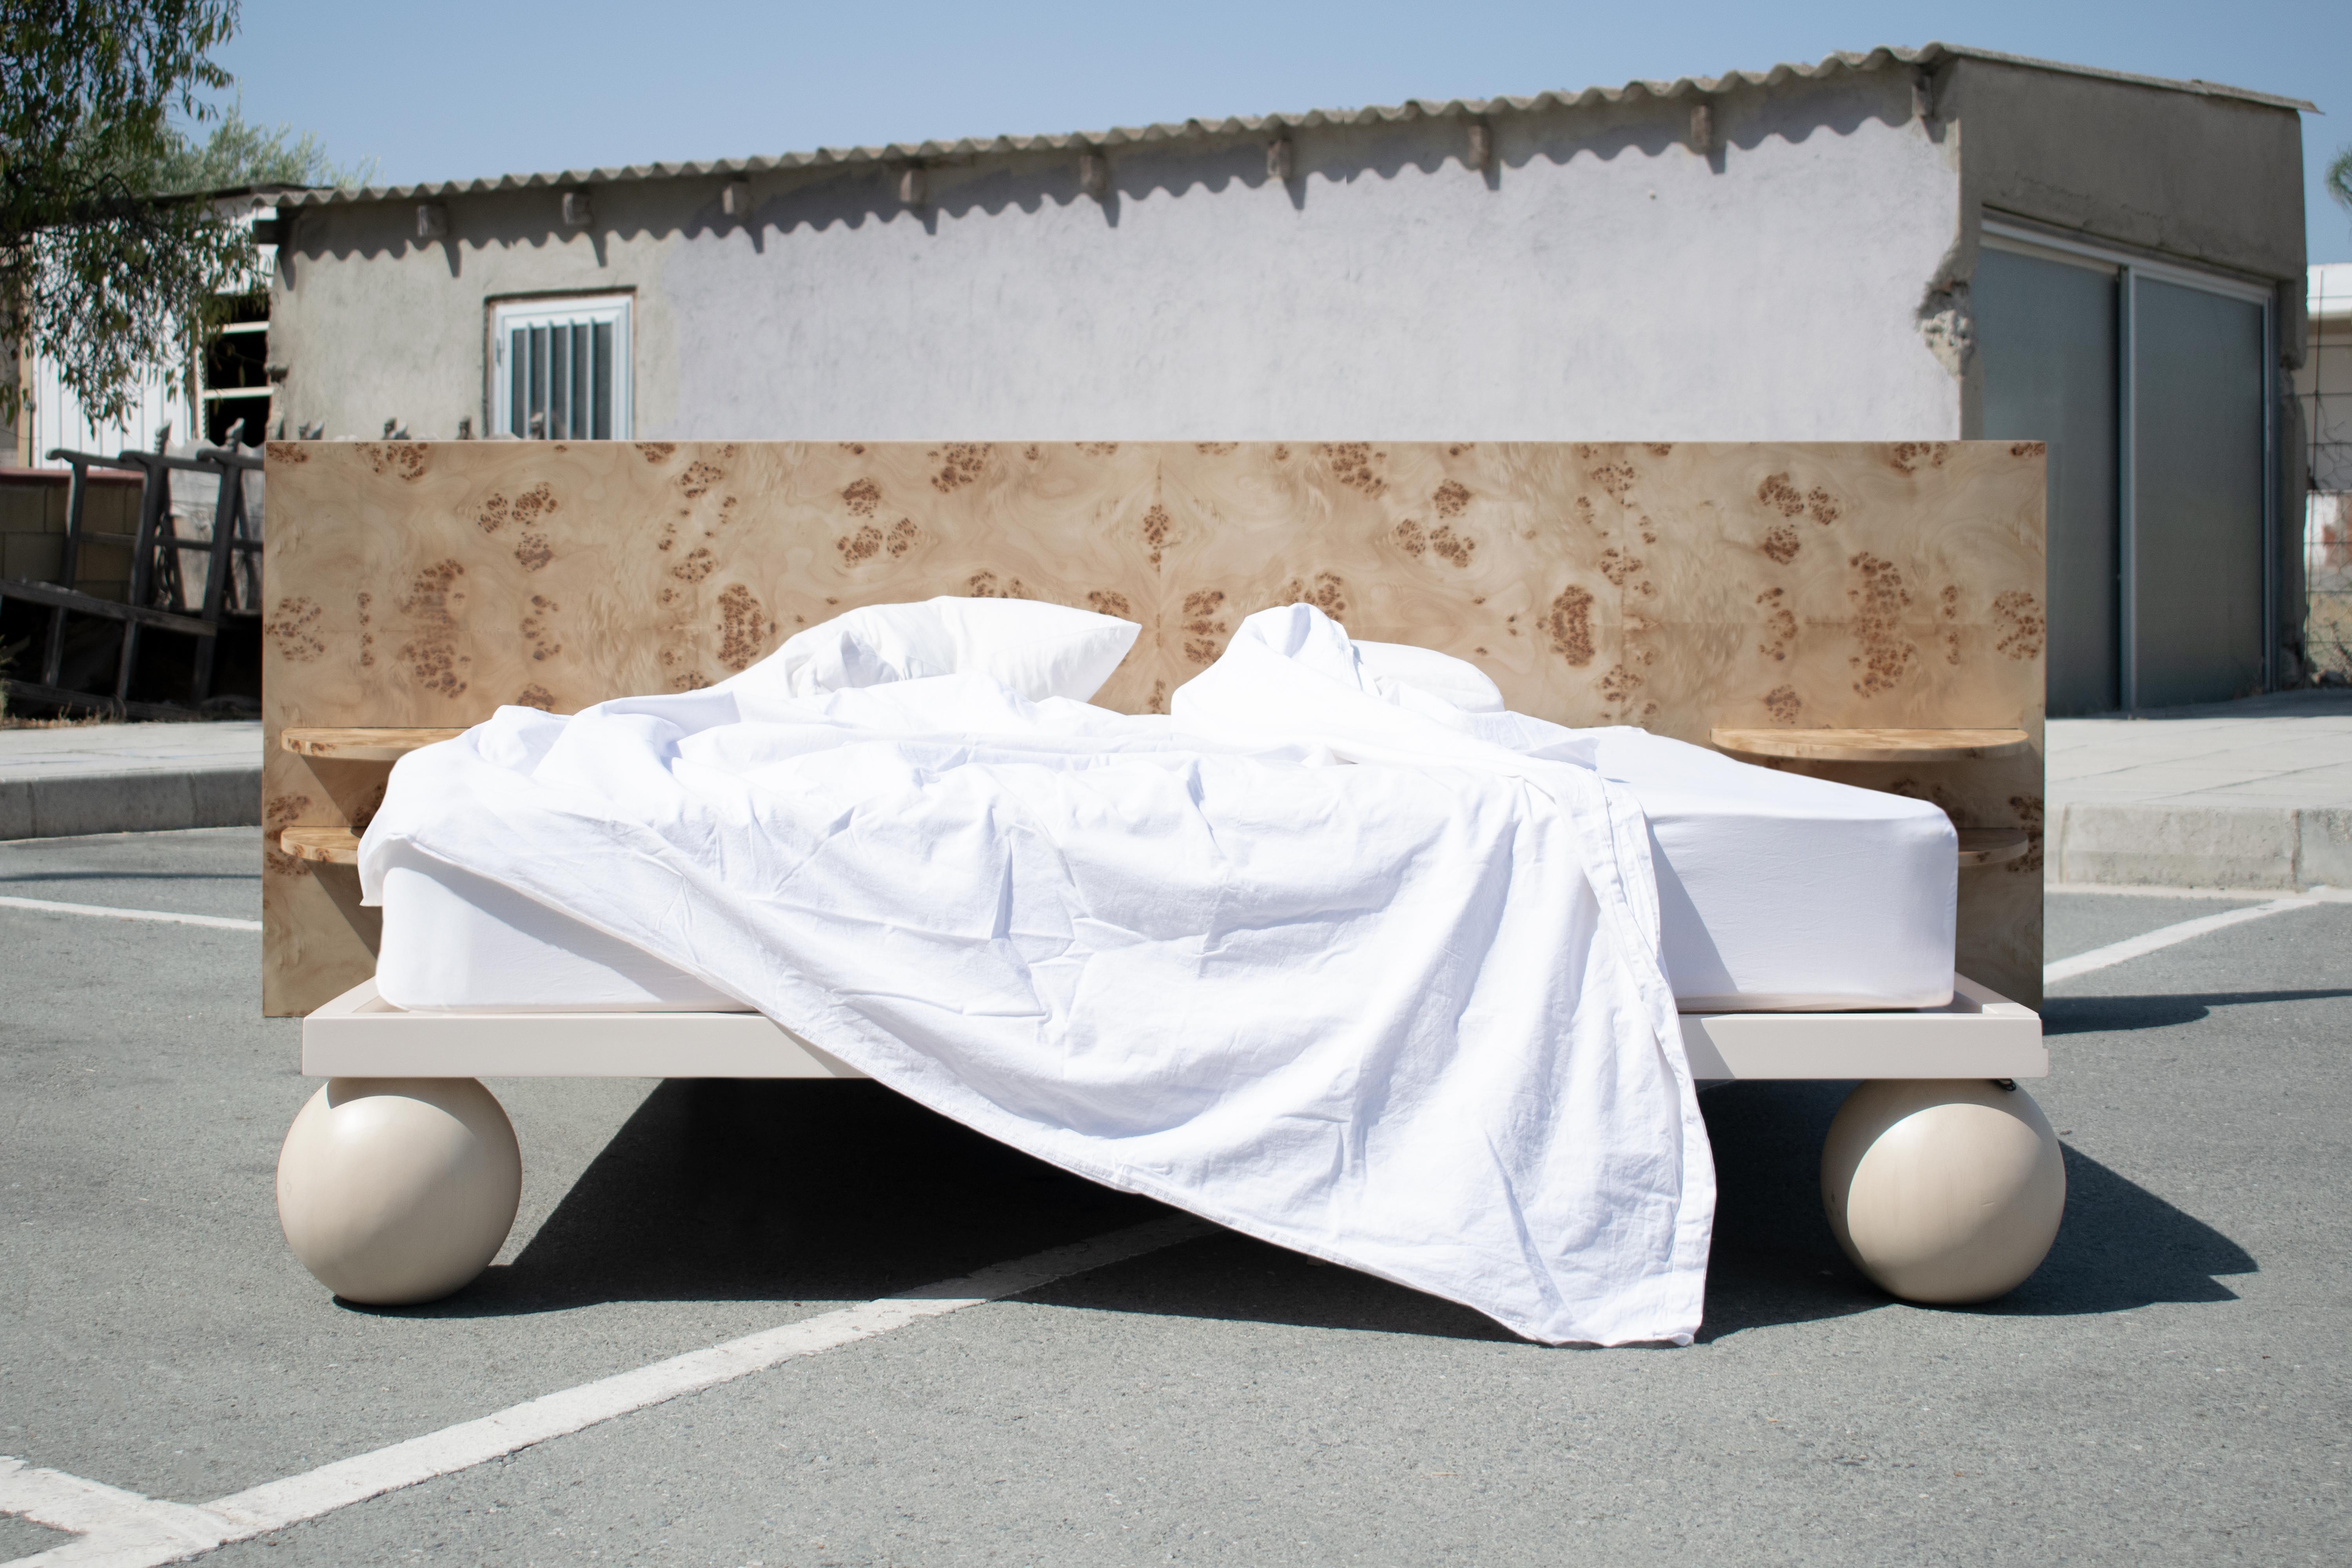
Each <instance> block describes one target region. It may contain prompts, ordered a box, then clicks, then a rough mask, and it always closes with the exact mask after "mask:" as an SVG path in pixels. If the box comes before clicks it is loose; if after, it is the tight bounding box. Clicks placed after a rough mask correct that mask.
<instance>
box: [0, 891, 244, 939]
mask: <svg viewBox="0 0 2352 1568" xmlns="http://www.w3.org/2000/svg"><path fill="white" fill-rule="evenodd" d="M0 910H37V911H38V912H39V913H41V914H47V915H97V916H99V917H100V918H101V919H105V920H112V921H163V922H165V923H167V924H170V925H184V926H210V927H212V928H213V929H214V930H215V931H259V930H260V929H261V922H260V921H240V920H232V919H231V918H229V917H228V916H227V915H181V914H174V913H173V912H172V911H171V910H122V909H117V908H115V907H114V906H113V905H112V904H60V903H55V902H52V901H51V900H47V899H17V898H8V897H0Z"/></svg>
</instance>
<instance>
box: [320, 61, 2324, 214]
mask: <svg viewBox="0 0 2352 1568" xmlns="http://www.w3.org/2000/svg"><path fill="white" fill-rule="evenodd" d="M1946 59H1977V60H1990V61H1993V62H1995V63H1998V64H2001V65H2011V66H2021V67H2025V68H2031V69H2034V70H2046V71H2056V72H2060V73H2063V74H2064V75H2068V76H2082V77H2094V78H2096V79H2101V80H2105V81H2117V82H2127V83H2130V84H2132V85H2134V86H2137V87H2148V88H2157V89H2163V90H2165V91H2168V92H2188V93H2196V94H2199V95H2200V96H2203V97H2207V98H2227V99H2235V100H2242V101H2243V102H2248V103H2258V104H2263V105H2265V106H2267V107H2269V108H2273V109H2290V110H2309V111H2315V106H2313V105H2311V104H2308V103H2305V102H2304V101H2303V100H2301V99H2294V98H2280V97H2277V96H2275V95H2273V94H2271V93H2266V92H2255V91H2252V90H2251V89H2245V88H2237V87H2224V86H2221V85H2220V84H2219V83H2215V82H2207V81H2174V80H2170V79H2166V78H2163V77H2150V76H2133V75H2130V74H2129V73H2127V72H2124V71H2110V70H2100V69H2097V68H2094V67H2090V66H2074V65H2066V64H2063V63H2062V62H2059V61H2054V60H2037V59H2031V58H2026V57H2025V56H2022V55H2005V54H2000V53H1997V52H1995V51H1993V50H1990V49H1974V48H1967V47H1958V46H1955V45H1950V44H1929V45H1927V46H1926V47H1923V48H1917V49H1904V48H1876V49H1872V50H1870V51H1868V52H1867V53H1864V54H1834V55H1832V56H1830V57H1829V58H1827V59H1824V60H1822V61H1820V62H1818V63H1817V64H1813V65H1778V66H1774V67H1773V68H1771V69H1769V70H1767V71H1732V72H1730V73H1728V74H1727V75H1724V76H1719V77H1715V78H1711V79H1710V78H1705V77H1683V78H1680V79H1676V80H1675V81H1671V82H1656V81H1633V82H1628V83H1626V84H1625V85H1624V86H1623V87H1617V88H1603V87H1589V88H1586V89H1584V90H1582V91H1581V92H1540V93H1538V94H1536V95H1535V96H1534V97H1532V98H1491V99H1486V100H1468V99H1449V100H1445V101H1444V102H1443V103H1432V102H1428V101H1426V100H1421V99H1412V100H1407V101H1405V102H1403V103H1401V104H1398V105H1395V106H1394V107H1391V108H1371V109H1350V110H1322V109H1316V110H1307V112H1306V113H1304V114H1265V115H1258V116H1254V117H1253V116H1247V115H1243V116H1236V117H1231V118H1227V119H1223V120H1185V121H1165V122H1162V123H1160V124H1157V125H1146V126H1142V127H1139V128H1119V129H1114V130H1110V131H1092V132H1072V133H1070V134H1067V135H1061V136H997V137H992V138H989V139H986V140H982V139H978V138H973V137H966V138H963V139H961V140H960V141H955V142H913V143H907V142H891V143H890V144H889V145H887V146H883V147H848V148H835V147H820V148H818V149H817V150H816V151H815V152H814V153H779V154H777V155H775V156H772V157H757V158H717V159H712V160H710V161H709V162H707V163H631V164H628V165H626V166H625V167H622V168H617V169H564V170H561V171H557V172H553V173H547V174H500V175H497V176H495V177H492V178H488V179H477V180H444V181H440V182H437V183H428V184H415V185H370V186H367V187H365V188H362V189H349V188H341V187H314V188H310V189H300V190H295V189H281V190H279V191H278V192H277V195H278V205H280V206H321V205H331V204H339V203H344V202H388V201H417V200H430V199H436V198H440V197H446V196H462V195H487V194H489V193H492V192H497V191H521V190H531V189H538V188H551V187H562V186H577V185H597V184H619V183H622V182H625V181H635V180H676V179H693V178H709V177H711V176H725V175H735V174H766V173H770V172H772V171H776V170H793V169H817V168H825V167H829V166H854V165H857V164H875V163H881V164H907V163H961V162H969V161H971V160H975V159H979V158H985V157H991V156H1002V155H1004V154H1009V153H1053V152H1071V153H1079V152H1088V151H1095V150H1108V149H1115V148H1119V147H1134V146H1152V145H1157V144H1160V143H1165V142H1186V141H1199V140H1206V139H1209V138H1213V137H1230V136H1247V135H1264V134H1265V133H1267V132H1280V131H1306V130H1312V129H1314V128H1315V127H1318V126H1325V125H1376V124H1383V123H1392V122H1395V121H1412V120H1445V119H1455V120H1470V119H1477V118H1483V117H1486V116H1489V115H1496V114H1524V113H1529V112H1534V111H1538V110H1547V109H1575V108H1588V107H1591V106H1593V105H1596V104H1619V103H1628V102H1638V101H1640V100H1643V99H1667V100H1671V99H1687V98H1701V97H1706V96H1708V95H1710V94H1714V93H1720V92H1726V91H1729V90H1731V89H1735V88H1742V87H1752V88H1774V87H1779V86H1780V85H1782V84H1783V83H1786V82H1790V81H1822V80H1826V79H1832V78H1835V77H1840V76H1846V75H1852V74H1857V73H1860V72H1865V71H1875V70H1884V69H1885V68H1887V67H1889V66H1895V65H1901V66H1927V67H1933V66H1935V65H1936V64H1937V63H1938V62H1940V61H1943V60H1946Z"/></svg>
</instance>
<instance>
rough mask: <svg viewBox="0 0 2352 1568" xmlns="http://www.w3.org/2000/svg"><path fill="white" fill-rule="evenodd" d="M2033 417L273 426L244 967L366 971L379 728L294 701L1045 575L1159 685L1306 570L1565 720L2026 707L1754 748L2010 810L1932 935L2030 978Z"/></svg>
mask: <svg viewBox="0 0 2352 1568" xmlns="http://www.w3.org/2000/svg"><path fill="white" fill-rule="evenodd" d="M2042 468H2043V456H2042V448H2041V447H2039V446H2038V445H2034V444H2032V443H2015V444H2012V443H2006V442H1971V443H1932V444H1902V445H1885V444H1839V445H1767V444H1739V445H1730V444H1691V443H1684V444H1666V443H1658V444H1654V445H1633V444H1613V445H1591V444H1574V443H1472V442H1454V443H1435V442H1413V443H1380V442H1371V443H1366V442H1353V443H1349V442H1340V443H1306V442H1299V443H1286V444H1277V443H1259V444H1236V443H1231V442H1181V443H1168V442H1154V443H1136V442H1120V443H1112V442H1090V443H1043V442H1041V443H1034V444H1031V443H1021V442H998V443H994V444H989V443H969V444H953V443H940V444H937V445H920V444H877V443H870V442H840V443H831V442H828V443H792V442H775V443H757V444H744V443H685V444H672V443H619V442H596V443H582V442H571V443H564V442H460V443H447V444H438V445H424V444H415V443H383V444H378V443H352V444H327V443H310V442H305V443H291V444H289V443H278V444H276V445H273V446H272V447H270V449H269V484H270V487H271V489H270V508H271V517H270V534H271V538H270V555H269V563H268V573H269V576H268V618H267V623H266V633H265V652H264V658H265V677H266V686H265V717H266V721H267V723H268V730H269V735H270V745H269V748H268V753H267V760H266V763H265V787H264V812H265V817H264V820H265V823H266V825H267V826H268V828H269V829H270V830H271V837H270V843H271V845H272V847H271V849H270V850H269V852H268V854H267V855H266V856H265V862H266V864H265V878H264V922H265V927H266V930H267V932H268V935H267V938H266V957H265V969H264V990H265V1005H266V1007H267V1009H268V1011H269V1012H271V1013H273V1014H286V1013H298V1012H303V1011H307V1010H308V1009H310V1008H311V1007H313V1006H316V1005H320V1004H321V1003H323V1002H325V1001H327V1000H328V999H329V998H331V997H332V996H334V995H336V994H339V993H341V992H342V991H344V990H347V989H349V988H350V987H351V986H352V985H354V984H358V983H359V982H360V981H362V980H364V979H365V978H366V977H367V976H368V974H369V973H371V972H372V969H373V931H374V914H373V911H372V910H364V909H362V908H360V907H359V904H358V888H357V881H356V878H355V875H354V874H353V873H352V871H351V870H350V868H345V867H340V866H333V865H320V864H316V863H313V862H310V861H305V860H301V859H298V858H295V857H292V856H289V855H287V854H285V853H284V852H283V851H282V849H281V848H279V847H278V842H279V841H278V837H277V835H278V833H279V832H280V831H282V830H283V829H284V828H287V827H290V826H304V827H310V826H321V827H324V826H334V827H348V826H359V825H362V824H364V822H365V821H366V820H367V818H368V816H370V815H371V814H372V813H373V810H374V809H375V805H376V804H377V803H378V802H379V801H380V800H381V799H382V793H383V784H384V779H385V770H384V768H383V765H382V763H380V762H368V761H357V760H353V759H352V758H350V757H347V756H302V755H297V754H295V753H293V752H288V751H286V750H284V749H283V747H282V745H281V744H280V743H279V741H278V737H279V736H281V735H282V734H283V733H284V731H286V730H288V729H289V728H318V727H339V728H355V727H375V728H383V727H434V728H446V727H449V726H453V725H454V726H463V725H467V724H472V723H476V722H478V721H481V720H482V719H484V718H487V717H488V715H489V713H490V712H491V710H493V709H494V708H496V707H497V706H498V705H499V704H501V703H522V704H527V705H530V706H533V707H538V708H542V709H547V710H551V711H556V712H568V711H572V710H576V709H578V708H580V707H583V706H584V705H586V704H588V703H591V702H594V701H597V700H601V699H604V698H608V697H615V696H621V695H625V694H631V693H642V692H656V691H681V690H690V689H694V688H697V687H699V686H703V685H707V684H709V682H711V681H713V680H717V679H722V678H724V677H725V676H727V675H730V674H732V673H734V672H735V671H737V670H740V669H742V668H745V667H747V666H749V665H750V664H751V662H752V661H753V660H755V659H757V658H761V657H762V656H763V655H765V654H766V653H768V652H770V651H771V650H772V649H773V648H774V647H776V646H777V644H778V643H780V642H781V641H782V639H783V638H784V637H788V636H790V635H791V634H792V633H793V632H794V631H797V630H799V629H800V628H802V627H803V626H810V625H813V624H815V623H816V622H819V621H822V620H824V619H825V618H827V617H829V616H833V615H835V614H838V613H839V612H840V611H842V610H845V609H847V608H850V607H852V606H855V605H866V604H876V603H885V602H888V601H892V600H904V599H918V598H925V597H929V596H930V595H936V594H962V595H1014V596H1025V597H1034V598H1041V599H1049V600H1055V601H1057V602H1060V603H1064V604H1070V605H1081V606H1084V607H1087V608H1092V609H1097V610H1101V611H1103V612H1106V613H1108V614H1111V615H1116V616H1124V617H1126V618H1128V619H1130V620H1133V621H1135V622H1137V623H1138V624H1139V625H1140V626H1141V627H1142V634H1141V636H1140V637H1139V638H1138V639H1137V643H1136V647H1135V649H1134V651H1133V652H1132V653H1131V654H1130V655H1129V658H1128V659H1127V661H1126V662H1125V663H1124V664H1122V665H1121V666H1120V667H1119V668H1118V672H1117V673H1116V674H1114V675H1113V676H1112V678H1111V679H1110V681H1109V683H1108V685H1107V686H1106V687H1105V688H1104V689H1103V691H1102V693H1101V694H1100V697H1099V699H1098V700H1100V701H1102V702H1103V703H1104V704H1105V705H1106V706H1108V707H1112V708H1117V709H1120V710H1127V711H1130V712H1139V711H1165V710H1166V709H1167V706H1168V699H1169V696H1170V694H1171V692H1173V691H1174V690H1175V689H1176V688H1177V687H1178V686H1179V685H1181V684H1182V682H1183V681H1184V680H1185V679H1189V678H1190V677H1191V676H1192V675H1194V674H1196V673H1198V672H1199V671H1200V670H1201V669H1202V668H1204V667H1205V666H1206V665H1208V664H1209V663H1210V662H1211V661H1212V660H1213V659H1214V658H1216V657H1217V655H1218V654H1219V653H1220V652H1221V651H1222V650H1223V647H1224V644H1225V641H1226V639H1227V638H1228V637H1230V636H1231V635H1232V631H1233V628H1234V626H1235V625H1236V624H1237V623H1238V622H1239V621H1240V619H1241V617H1242V616H1245V615H1247V614H1249V613H1250V612H1252V611H1254V610H1257V609H1260V608H1264V607H1265V606H1267V605H1277V604H1283V603H1288V602H1295V601H1297V600H1302V599H1303V600H1307V601H1310V602H1312V603H1314V604H1317V605H1320V606H1321V607H1322V608H1324V609H1325V610H1326V611H1328V613H1330V614H1331V615H1333V616H1336V617H1337V618H1339V620H1341V621H1343V622H1344V623H1346V625H1347V626H1348V627H1349V630H1350V631H1351V632H1353V633H1355V634H1356V635H1357V636H1359V637H1370V638H1379V639H1382V640H1391V641H1400V642H1411V643H1418V644H1422V645H1423V646H1426V647H1434V648H1438V649H1441V650H1443V651H1444V652H1447V653H1451V654H1454V655H1456V656H1458V657H1460V658H1466V659H1469V660H1471V661H1472V662H1474V663H1475V664H1477V665H1479V666H1480V667H1482V668H1485V669H1486V672H1487V673H1488V674H1489V675H1491V676H1493V677H1494V679H1495V680H1496V683H1497V684H1498V685H1499V686H1500V687H1501V688H1502V690H1503V693H1504V696H1505V697H1506V699H1507V700H1508V701H1509V702H1510V704H1511V706H1512V707H1514V708H1517V709H1518V710H1522V711H1525V712H1529V713H1535V714H1538V715H1541V716H1543V717H1545V718H1548V719H1553V720H1557V721H1560V722H1563V723H1569V724H1577V725H1590V724H1610V723H1630V724H1640V725H1643V726H1645V727H1647V728H1649V729H1652V730H1654V731H1659V732H1661V733H1664V734H1668V735H1673V736H1675V737H1677V738H1679V739H1682V740H1686V741H1691V742H1697V743H1701V744H1704V743H1705V742H1706V740H1707V738H1708V736H1709V735H1710V733H1711V732H1712V731H1714V730H1716V729H1717V728H1718V727H1724V728H1730V729H1752V730H1776V729H1777V730H1795V729H1800V728H1803V729H1820V728H1836V729H1853V728H1897V729H1900V728H1927V729H1961V728H1977V729H2013V730H2021V731H2024V732H2025V733H2026V734H2027V736H2028V737H2030V740H2031V748H2030V749H2029V750H2027V751H2026V752H2021V753H2020V754H2018V755H2015V756H2009V757H1991V758H1988V757H1977V758H1970V759H1968V760H1966V761H1962V762H1956V763H1934V764H1928V765H1923V766H1918V767H1916V769H1915V768H1914V767H1913V765H1912V764H1910V763H1826V764H1825V763H1816V762H1811V761H1800V760H1782V761H1780V762H1777V763H1775V764H1773V765H1777V766H1780V767H1783V768H1786V769H1789V770H1791V771H1800V772H1805V771H1813V770H1815V769H1824V770H1826V771H1825V772H1824V776H1831V777H1836V778H1840V779H1843V780H1846V781H1847V782H1853V783H1862V784H1870V785H1872V786H1874V787H1886V788H1895V789H1899V790H1901V791H1903V792H1904V793H1906V794H1911V795H1919V796H1921V797H1923V798H1927V799H1932V800H1934V801H1936V802H1937V804H1938V805H1942V806H1944V807H1945V809H1946V810H1948V812H1950V813H1951V815H1952V816H1953V819H1954V820H1955V822H1957V823H1958V825H1960V826H1963V827H1969V828H1978V827H2011V828H2018V829H2021V830H2022V831H2024V832H2025V833H2026V834H2027V835H2028V837H2029V838H2030V839H2031V841H2032V845H2033V847H2032V849H2031V850H2030V851H2029V853H2027V854H2026V855H2023V856H2021V857H2019V858H2017V859H2015V860H2012V861H2010V862H2008V863H2007V864H2006V865H2004V866H2001V867H1999V868H1988V869H1986V870H1984V871H1982V872H1979V873H1974V874H1971V875H1969V876H1968V877H1965V878H1963V879H1962V881H1961V888H1960V965H1961V968H1962V969H1963V970H1964V971H1965V972H1967V973H1970V974H1973V975H1975V976H1977V977H1978V978H1979V979H1981V980H1983V981H1984V982H1985V983H1986V984H1990V985H1992V986H1994V987H1995V988H1996V989H1998V990H2000V991H2001V992H2003V993H2005V994H2009V995H2011V996H2014V997H2017V998H2019V999H2020V1000H2022V1001H2029V1002H2031V1001H2032V1000H2034V999H2035V998H2038V997H2039V995H2040V994H2041V984H2040V976H2041V967H2042V953H2041V910H2042V904H2041V881H2042V870H2041V868H2042V858H2041V854H2040V834H2041V817H2042V763H2041V756H2040V748H2041V743H2042V495H2043V489H2042V483H2043V481H2042Z"/></svg>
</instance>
